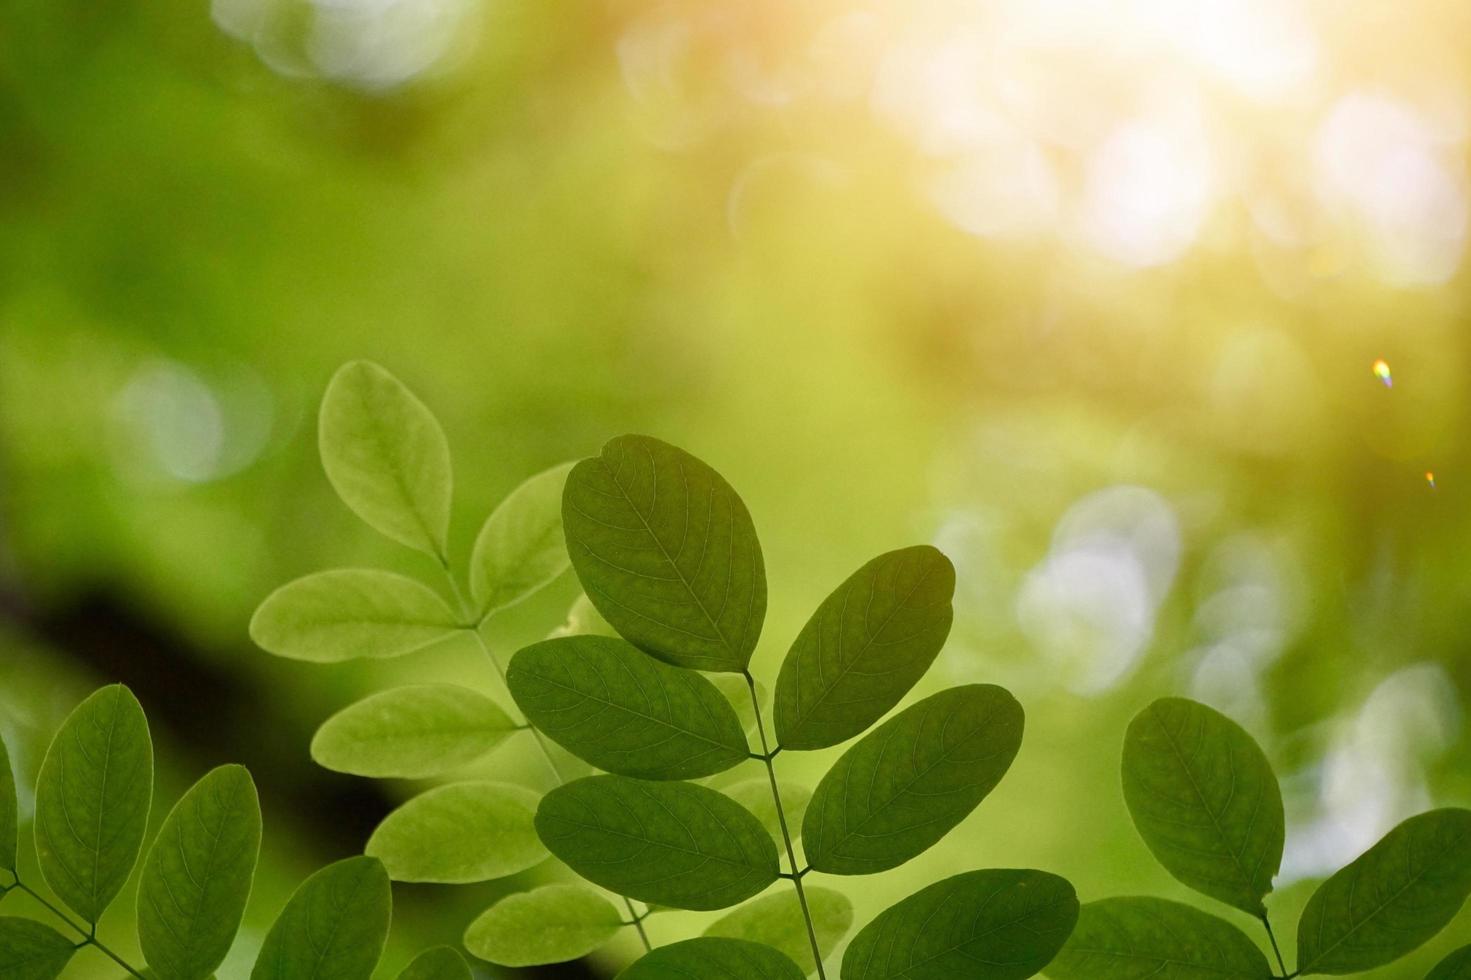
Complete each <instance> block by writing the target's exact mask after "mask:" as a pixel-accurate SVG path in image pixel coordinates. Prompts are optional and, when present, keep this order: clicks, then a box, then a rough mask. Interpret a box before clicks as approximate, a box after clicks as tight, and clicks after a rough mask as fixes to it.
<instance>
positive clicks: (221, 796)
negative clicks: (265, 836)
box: [138, 766, 261, 980]
mask: <svg viewBox="0 0 1471 980" xmlns="http://www.w3.org/2000/svg"><path fill="white" fill-rule="evenodd" d="M260 840H261V813H260V800H259V798H258V797H257V796H256V792H255V783H254V782H252V781H251V778H250V773H249V772H247V771H246V770H245V769H244V767H242V766H221V767H220V768H218V769H215V770H212V771H211V772H209V773H207V774H206V775H205V776H204V778H203V779H201V780H199V782H197V783H195V784H194V785H193V786H192V787H191V788H190V789H189V791H188V792H186V793H185V794H184V795H183V797H181V798H180V799H179V802H178V803H177V804H175V806H174V809H173V810H172V811H171V812H170V813H169V815H168V816H167V817H165V818H164V821H163V826H162V827H160V828H159V831H158V836H157V837H156V838H154V841H153V846H152V847H150V848H149V850H148V856H147V857H146V858H145V859H144V861H143V873H142V876H141V878H140V879H139V883H138V942H139V944H140V945H141V946H142V949H143V955H144V957H145V958H146V959H147V960H148V965H149V966H150V967H151V968H152V970H153V972H154V974H155V975H156V976H157V977H158V978H159V980H203V978H204V977H207V976H209V975H210V973H212V972H213V971H214V970H215V969H216V968H217V967H218V966H219V965H220V964H221V963H222V962H224V959H225V956H226V954H228V953H229V952H230V946H231V944H232V943H233V942H234V941H235V933H236V931H237V930H239V928H240V919H241V917H242V916H243V915H244V914H245V902H246V899H248V898H249V897H250V886H251V881H252V879H253V878H254V876H255V862H256V858H257V857H258V856H259V854H260Z"/></svg>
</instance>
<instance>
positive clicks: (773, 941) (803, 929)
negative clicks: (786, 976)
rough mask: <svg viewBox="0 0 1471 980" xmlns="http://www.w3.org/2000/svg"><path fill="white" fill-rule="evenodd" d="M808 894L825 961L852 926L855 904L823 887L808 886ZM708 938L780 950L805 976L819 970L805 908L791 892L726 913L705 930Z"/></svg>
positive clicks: (815, 930)
mask: <svg viewBox="0 0 1471 980" xmlns="http://www.w3.org/2000/svg"><path fill="white" fill-rule="evenodd" d="M805 891H806V895H807V910H808V911H809V912H810V913H811V914H812V928H813V931H814V932H815V933H816V934H817V948H818V949H820V950H822V955H823V958H824V959H826V958H827V956H828V955H829V954H831V953H832V951H833V947H835V946H837V944H838V943H839V942H841V941H842V939H843V937H844V936H846V935H847V934H848V930H849V929H850V928H851V927H852V925H853V903H852V902H850V901H848V897H847V896H846V895H844V894H843V893H842V892H836V891H833V890H832V889H831V888H823V887H822V886H820V885H808V886H807V887H806V889H805ZM705 935H707V936H726V937H729V938H731V939H746V940H750V941H751V942H753V943H763V944H765V945H767V946H770V947H772V948H773V949H776V950H779V951H780V952H781V953H782V955H783V956H786V957H787V958H788V959H790V960H791V961H792V962H794V963H796V964H797V966H799V967H801V968H802V972H803V973H811V972H812V971H813V970H816V969H817V963H816V961H815V960H813V958H812V941H811V940H810V939H809V938H808V936H807V922H806V919H805V918H804V917H803V915H802V905H801V903H800V902H799V901H798V900H797V893H796V892H795V891H794V890H792V889H790V888H784V889H782V890H781V891H779V892H773V893H772V894H770V895H763V896H761V897H760V898H757V899H753V900H752V901H750V902H747V903H746V904H745V905H742V906H741V907H740V908H738V909H736V910H734V911H733V912H729V913H727V914H726V915H725V916H724V917H722V918H721V919H718V920H717V921H716V922H715V923H714V924H712V925H711V926H710V927H709V928H708V929H706V930H705Z"/></svg>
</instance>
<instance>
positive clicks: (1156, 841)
mask: <svg viewBox="0 0 1471 980" xmlns="http://www.w3.org/2000/svg"><path fill="white" fill-rule="evenodd" d="M1123 779H1124V800H1125V802H1126V803H1128V805H1129V813H1130V814H1131V815H1132V816H1133V818H1134V826H1135V827H1137V828H1138V829H1139V836H1141V837H1143V838H1144V843H1145V844H1147V845H1149V850H1150V851H1151V852H1153V854H1154V856H1155V858H1156V859H1158V860H1159V863H1160V864H1162V865H1164V867H1165V870H1166V871H1168V872H1169V873H1170V874H1172V875H1174V876H1175V878H1177V879H1178V880H1179V881H1181V882H1182V883H1184V884H1186V885H1189V886H1190V887H1191V888H1194V889H1195V890H1196V891H1198V892H1201V893H1203V894H1206V895H1209V896H1211V897H1212V898H1215V899H1219V900H1220V901H1222V902H1225V903H1226V904H1227V905H1230V906H1232V907H1234V908H1238V909H1240V910H1241V911H1243V912H1245V913H1247V914H1248V915H1254V916H1257V917H1260V916H1262V915H1264V914H1265V912H1266V907H1265V906H1264V905H1263V904H1262V898H1263V897H1264V896H1265V895H1266V894H1267V893H1268V892H1270V891H1271V890H1272V878H1273V876H1275V875H1276V874H1277V869H1278V868H1279V867H1280V866H1281V864H1282V841H1283V833H1284V823H1283V817H1282V791H1281V790H1280V789H1279V788H1278V786H1277V777H1276V776H1275V775H1273V773H1272V767H1271V765H1270V764H1269V763H1268V762H1267V757H1266V755H1265V754H1264V753H1263V752H1262V750H1261V749H1260V748H1259V747H1258V746H1257V744H1256V742H1255V741H1253V740H1252V737H1251V736H1250V735H1248V734H1247V733H1246V731H1245V730H1244V729H1243V728H1242V727H1241V726H1240V725H1238V724H1236V723H1235V722H1234V721H1232V720H1231V719H1229V718H1227V717H1226V716H1225V715H1223V714H1221V713H1220V712H1218V711H1216V710H1214V709H1212V708H1207V707H1206V706H1205V705H1203V704H1198V703H1196V702H1194V701H1187V700H1185V699H1183V698H1163V699H1161V700H1159V701H1156V702H1154V703H1153V704H1151V705H1150V706H1149V707H1147V708H1145V709H1144V710H1143V711H1141V712H1140V713H1139V714H1138V716H1136V717H1135V718H1134V721H1133V722H1132V723H1131V724H1130V725H1129V731H1128V734H1127V735H1126V736H1125V738H1124V764H1123Z"/></svg>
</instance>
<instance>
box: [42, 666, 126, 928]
mask: <svg viewBox="0 0 1471 980" xmlns="http://www.w3.org/2000/svg"><path fill="white" fill-rule="evenodd" d="M152 805H153V743H152V742H151V741H150V740H149V736H148V719H147V718H146V717H144V715H143V706H142V705H140V704H139V703H138V699H137V698H135V697H133V692H132V691H130V690H128V689H127V688H126V687H124V686H123V685H121V684H113V685H111V686H109V687H104V688H102V689H101V690H98V691H96V692H94V693H93V694H92V695H91V696H90V697H88V698H87V699H86V700H85V701H83V702H82V703H81V704H79V705H77V707H76V709H75V710H74V711H72V713H71V714H70V715H69V716H68V717H67V719H66V721H64V722H63V723H62V725H61V729H60V730H59V731H58V732H57V733H56V737H55V738H54V739H52V741H51V747H50V748H49V749H47V750H46V758H45V759H44V760H43V761H42V762H41V773H40V775H39V776H38V777H37V780H36V857H37V858H38V860H39V861H40V865H41V875H42V877H44V878H45V879H46V884H48V885H50V886H51V890H52V891H53V892H55V893H56V895H57V897H59V898H60V899H61V900H62V901H64V902H66V904H67V905H70V906H71V907H72V909H74V910H75V911H76V913H77V914H78V915H80V916H81V917H82V918H83V919H85V920H86V921H87V922H96V921H97V920H98V919H99V918H101V917H102V911H103V910H104V909H106V908H107V906H108V905H109V904H110V903H111V902H112V900H113V899H114V898H116V897H117V893H118V892H120V891H122V888H123V885H124V883H126V882H127V880H128V875H129V874H131V873H132V871H133V865H134V864H136V863H137V861H138V852H139V850H141V849H142V847H143V833H144V831H145V829H146V828H147V826H148V811H149V809H150V808H151V807H152Z"/></svg>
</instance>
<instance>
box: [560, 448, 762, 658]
mask: <svg viewBox="0 0 1471 980" xmlns="http://www.w3.org/2000/svg"><path fill="white" fill-rule="evenodd" d="M562 518H563V523H564V525H565V529H566V535H567V548H568V551H569V553H570V556H571V559H572V566H573V567H574V568H575V569H576V570H577V577H578V578H579V579H580V580H581V581H582V588H583V590H584V591H585V592H586V593H587V595H588V597H589V598H590V599H591V600H592V602H593V605H595V606H596V607H597V609H598V611H599V612H600V613H602V614H603V616H604V618H606V619H607V620H608V622H610V623H612V624H613V626H615V627H616V628H617V629H618V632H619V633H621V634H622V635H623V636H624V637H626V638H627V639H628V640H629V641H630V642H632V643H633V644H634V645H635V646H638V647H640V648H642V649H644V650H647V651H648V652H649V653H651V654H653V655H654V656H656V657H658V658H660V659H661V660H667V661H669V662H670V663H672V664H676V665H678V666H681V667H692V668H695V669H698V670H714V671H729V672H739V671H742V670H745V669H746V665H747V664H748V663H749V662H750V660H751V652H752V651H753V650H755V649H756V640H757V638H758V637H759V636H760V635H761V622H762V620H763V619H764V618H765V616H766V571H765V566H764V565H763V563H762V559H761V545H760V543H759V542H758V541H757V540H756V529H755V527H754V525H752V523H751V515H750V514H749V513H748V512H747V511H746V505H745V504H744V503H742V502H741V498H740V497H739V496H738V495H737V494H736V492H735V490H733V489H731V486H730V484H728V483H726V482H725V480H724V478H723V477H721V476H720V474H719V473H716V472H715V471H714V470H713V469H711V468H710V467H709V466H707V465H705V464H704V463H702V462H700V461H699V460H698V459H696V458H695V457H693V456H691V455H690V454H689V453H686V452H684V451H683V450H681V449H676V448H675V447H674V446H671V445H669V444H667V443H664V442H660V441H659V440H657V439H651V438H649V437H647V436H619V437H618V438H616V439H614V440H612V441H611V442H609V443H608V444H607V445H605V446H604V447H603V452H602V455H601V456H596V457H594V458H592V459H585V460H583V461H582V462H580V463H578V464H577V465H576V466H575V467H573V469H572V472H571V474H569V475H568V477H567V488H566V492H565V493H564V495H563V498H562Z"/></svg>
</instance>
